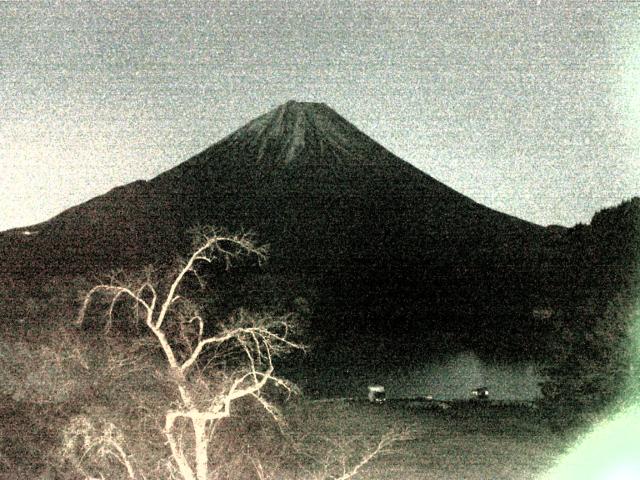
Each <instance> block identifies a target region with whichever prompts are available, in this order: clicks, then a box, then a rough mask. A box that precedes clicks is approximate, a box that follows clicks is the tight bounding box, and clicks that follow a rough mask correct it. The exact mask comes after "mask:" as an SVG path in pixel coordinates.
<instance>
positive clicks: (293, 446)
mask: <svg viewBox="0 0 640 480" xmlns="http://www.w3.org/2000/svg"><path fill="white" fill-rule="evenodd" d="M638 211H639V210H638V205H637V202H635V203H629V204H625V205H622V206H621V207H619V208H618V209H616V210H614V211H613V212H608V213H607V215H605V216H600V217H596V218H595V219H594V228H595V230H594V231H596V232H601V234H602V235H601V237H602V238H600V237H598V239H597V241H594V240H593V238H592V237H593V233H590V234H589V235H588V236H585V237H584V238H582V237H581V236H580V235H581V233H580V228H576V229H575V230H573V231H572V235H574V236H576V238H575V239H573V240H572V243H571V245H574V246H575V248H576V249H578V248H582V249H583V251H582V253H584V254H585V255H589V256H590V257H591V258H587V259H586V260H585V264H586V265H591V266H594V265H595V266H596V267H598V268H595V267H593V268H591V267H590V268H589V269H584V268H582V267H580V266H579V265H575V264H574V263H569V264H568V265H570V266H571V268H567V269H565V270H563V271H561V272H557V275H558V276H559V279H562V280H563V281H566V282H570V283H572V284H575V285H576V289H577V290H575V291H573V290H572V291H569V290H567V291H566V292H564V293H566V296H564V297H562V296H559V294H558V292H553V295H551V292H550V293H549V296H548V298H544V299H542V300H544V302H542V304H543V305H546V307H545V308H544V309H541V310H539V311H538V312H537V314H538V315H539V316H540V319H541V320H544V321H545V322H546V325H547V327H546V332H547V333H546V334H545V336H544V337H543V339H544V340H545V341H546V347H547V349H548V350H547V351H548V353H549V355H548V362H547V364H546V367H545V369H544V373H545V374H546V375H547V381H546V382H545V384H544V385H543V395H544V398H543V400H542V401H541V402H539V403H537V404H535V405H495V404H491V403H457V404H452V405H450V406H449V408H446V409H439V408H432V405H430V404H428V403H425V402H388V403H387V404H385V405H368V404H366V403H362V402H352V403H344V402H324V403H313V402H310V401H308V400H306V399H305V397H304V394H303V393H301V392H298V391H297V389H296V387H295V385H292V384H290V383H289V382H288V381H287V380H286V379H284V378H281V377H279V376H278V370H277V368H276V367H277V366H278V365H279V364H278V360H277V359H278V357H284V355H285V354H287V353H290V352H291V351H300V350H302V347H303V345H302V344H303V343H309V342H308V340H309V339H312V338H313V335H307V336H306V341H305V334H304V332H302V333H301V332H299V331H298V329H299V327H300V326H301V325H302V324H303V322H302V318H303V317H304V316H305V315H307V314H308V313H309V311H310V310H312V308H311V309H310V308H309V303H308V302H307V301H306V300H305V299H304V298H299V297H297V296H295V298H294V296H293V295H292V291H289V296H287V295H283V294H282V289H280V290H279V293H278V294H275V295H271V296H269V295H267V293H268V292H266V291H265V288H268V287H269V285H270V283H269V282H266V287H265V285H262V287H261V289H257V290H252V289H251V288H250V284H249V283H247V282H244V283H242V284H241V285H233V283H232V282H227V283H225V282H220V281H219V278H221V277H224V278H226V277H225V276H226V275H229V274H228V273H227V267H229V265H230V264H231V263H233V264H237V265H239V266H240V267H241V268H244V272H245V274H246V272H249V274H248V275H246V277H245V278H246V279H251V278H254V277H256V276H259V272H256V270H251V267H250V264H248V263H243V262H245V260H243V259H246V258H247V257H251V258H254V259H256V258H257V260H260V259H262V258H263V257H264V251H263V250H262V249H260V248H258V247H255V246H254V245H253V244H252V243H251V241H250V239H249V238H247V237H229V238H226V239H218V240H216V241H214V242H212V243H209V244H208V246H207V247H206V248H205V249H203V250H198V249H197V248H199V246H202V245H204V244H206V243H207V242H208V241H209V240H211V238H215V237H212V236H211V234H210V232H209V231H206V230H205V231H201V232H200V237H198V238H197V241H196V247H194V248H196V250H194V251H195V252H197V255H196V256H195V257H194V256H192V257H190V258H188V259H186V260H183V261H180V262H178V263H176V264H173V265H172V266H168V267H163V268H161V269H158V270H153V269H147V270H143V271H136V272H121V273H119V274H116V275H112V276H109V277H105V278H102V279H100V280H98V279H96V278H90V277H88V276H82V277H80V276H67V277H53V276H49V277H47V278H44V277H42V278H35V279H34V278H30V279H28V281H23V280H20V279H16V278H11V279H9V278H6V279H3V280H2V281H3V285H2V289H1V292H0V294H1V298H0V300H1V302H0V316H1V318H2V322H1V327H0V328H1V329H2V331H1V332H0V333H1V335H0V375H2V378H0V416H1V417H2V419H1V420H2V421H1V422H0V438H1V440H0V476H2V478H7V479H10V478H34V479H36V478H42V479H44V478H47V479H56V478H59V479H75V478H78V479H80V478H82V479H90V478H104V479H120V478H123V479H129V480H137V479H145V478H146V479H150V478H154V479H159V480H160V479H182V480H209V479H214V478H215V479H219V480H223V479H228V480H232V479H251V478H256V479H259V480H264V479H283V480H287V479H295V478H298V479H313V480H320V479H340V480H346V479H349V478H381V479H385V478H387V479H395V478H402V479H413V478H416V479H417V478H420V479H429V478H434V479H435V478H438V479H442V478H445V479H446V478H452V479H453V478H468V479H475V478H477V479H481V478H504V479H520V478H522V479H526V478H534V477H535V476H536V475H537V474H539V473H541V472H543V471H544V470H545V469H547V468H549V467H550V466H551V465H552V464H553V461H554V459H555V458H556V457H557V456H558V455H560V454H561V453H562V452H563V451H564V449H565V448H566V447H567V446H568V445H569V444H570V443H571V441H572V439H573V438H574V436H575V434H576V433H577V432H579V431H580V429H581V428H583V427H585V426H587V425H589V424H590V423H591V422H593V421H594V420H596V419H597V418H598V416H599V415H600V412H602V411H603V408H605V407H606V406H607V405H611V404H612V402H615V401H616V399H617V398H618V397H619V394H620V392H621V391H622V386H623V385H624V383H625V379H626V378H627V377H628V375H629V372H630V370H629V366H630V364H631V360H632V359H633V355H634V351H633V350H632V349H631V347H630V345H631V344H630V343H629V328H630V325H631V321H632V318H633V305H634V303H635V298H636V297H635V296H634V295H635V293H634V292H635V291H636V287H637V285H638V282H637V271H636V269H635V267H636V265H637V262H636V260H637V251H636V250H634V249H633V248H632V247H631V246H632V245H633V244H634V243H633V240H634V239H637V238H639V237H640V236H639V235H638V223H637V218H636V217H637V213H638ZM614 214H615V216H616V218H613V217H614ZM618 217H619V218H618ZM612 218H613V220H611V219H612ZM607 219H609V220H611V222H613V223H612V225H604V226H602V225H600V224H601V223H603V222H605V223H606V222H607V221H609V220H607ZM613 226H615V227H616V228H615V229H614V228H613ZM598 229H600V230H598ZM614 231H615V234H614V233H611V232H614ZM208 233H209V234H208ZM607 235H608V236H607ZM563 238H565V239H566V238H567V237H563ZM198 241H199V242H200V243H198ZM567 241H568V240H567ZM203 242H204V243H203ZM581 242H582V243H581ZM198 245H199V246H198ZM578 257H579V255H578V253H576V254H575V255H572V257H571V258H574V259H575V258H578ZM192 260H193V261H194V262H193V263H190V262H191V261H192ZM231 260H233V262H231ZM218 262H220V263H221V265H222V266H221V267H218V266H217V263H218ZM196 264H197V265H196ZM200 264H202V265H200ZM600 267H602V268H601V269H600V270H601V271H602V272H608V273H609V274H607V275H605V276H602V277H601V276H599V275H598V272H599V271H600V270H599V268H600ZM605 267H606V268H605ZM585 272H590V273H589V274H588V275H586V274H585ZM611 272H617V273H616V275H615V276H612V275H610V273H611ZM181 275H182V276H181ZM574 276H575V278H574ZM176 282H177V283H176ZM96 285H98V286H97V287H96ZM221 285H222V286H223V285H233V289H232V291H230V292H228V291H224V290H220V289H219V287H220V286H221ZM212 286H213V287H212ZM173 287H175V289H174V288H173ZM215 287H218V289H216V288H215ZM572 292H573V293H572ZM293 293H294V294H295V293H296V292H295V290H293ZM560 293H563V292H560ZM564 293H563V294H564ZM257 297H264V299H266V301H264V299H263V300H261V301H256V298H257ZM230 299H231V300H230ZM554 299H555V301H557V302H558V303H557V304H554V303H548V302H552V300H554ZM244 300H246V301H247V302H246V303H248V306H249V307H251V308H252V310H242V309H239V308H237V307H240V306H242V304H243V303H245V302H244ZM269 302H270V303H269ZM165 306H166V307H167V308H166V310H165V308H164V307H165ZM311 307H313V305H311ZM298 335H299V336H298Z"/></svg>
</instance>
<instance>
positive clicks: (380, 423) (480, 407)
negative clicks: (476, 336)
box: [290, 401, 571, 480]
mask: <svg viewBox="0 0 640 480" xmlns="http://www.w3.org/2000/svg"><path fill="white" fill-rule="evenodd" d="M294 410H295V411H292V412H290V414H292V416H293V417H294V418H297V419H298V421H302V422H303V423H304V424H305V429H306V430H307V431H312V432H314V433H313V434H312V435H313V436H315V437H317V438H316V441H322V439H323V438H324V439H325V440H326V441H329V442H333V443H334V444H335V445H340V444H342V443H344V444H345V445H348V444H351V443H353V442H354V441H357V442H360V443H361V444H369V445H372V444H373V443H374V442H375V441H376V439H377V438H379V437H380V436H381V435H383V434H384V433H385V432H386V431H388V430H390V429H396V430H403V429H408V430H409V431H410V432H411V436H412V438H411V439H409V440H406V441H402V442H399V443H397V444H396V445H395V447H394V448H393V449H392V451H391V452H389V453H386V454H384V455H382V456H380V457H378V458H376V459H375V460H373V461H372V462H371V463H370V464H369V465H367V466H366V467H365V468H364V469H363V471H362V478H368V479H381V480H392V479H393V480H396V479H397V480H400V479H402V480H413V479H416V480H417V479H425V480H428V479H439V480H443V479H457V480H460V479H469V480H475V479H478V480H480V479H483V480H486V479H510V480H518V479H532V478H536V477H537V476H539V475H540V474H541V473H543V472H544V471H546V470H547V469H549V468H550V467H551V466H553V464H554V462H555V459H556V458H557V457H558V456H559V455H561V454H562V453H563V452H564V451H565V450H566V449H567V447H568V446H569V445H570V444H571V438H570V437H569V436H568V435H563V434H560V433H557V432H555V433H554V432H553V431H552V429H550V428H549V427H548V423H547V422H546V421H545V419H544V417H543V416H542V415H541V413H540V411H539V410H536V409H533V408H531V407H527V406H505V405H502V406H501V405H491V404H475V405H474V404H473V403H470V402H460V403H457V404H452V406H451V408H449V409H447V410H439V409H433V408H429V407H428V404H426V403H421V402H402V401H396V402H394V401H390V402H387V403H386V404H384V405H370V404H368V403H366V402H319V403H311V404H304V406H302V407H301V406H298V407H296V408H295V409H294ZM300 478H301V479H302V478H304V477H300Z"/></svg>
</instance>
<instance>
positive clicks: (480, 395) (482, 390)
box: [471, 387, 489, 400]
mask: <svg viewBox="0 0 640 480" xmlns="http://www.w3.org/2000/svg"><path fill="white" fill-rule="evenodd" d="M471 398H472V399H473V400H489V389H487V387H478V388H475V389H473V390H471Z"/></svg>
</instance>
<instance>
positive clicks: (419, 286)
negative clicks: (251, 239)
mask: <svg viewBox="0 0 640 480" xmlns="http://www.w3.org/2000/svg"><path fill="white" fill-rule="evenodd" d="M196 224H212V225H215V226H219V227H223V228H226V229H228V230H230V231H237V230H241V229H242V230H252V231H254V232H256V233H257V235H258V238H259V240H260V241H261V242H265V243H269V244H270V245H271V261H270V263H269V267H268V272H267V273H268V274H271V275H281V276H282V275H286V276H289V277H291V276H293V277H295V278H297V279H298V280H299V282H300V283H301V284H305V285H313V286H314V288H318V289H319V290H320V293H319V294H318V295H317V298H318V300H317V305H316V309H315V311H316V314H317V316H318V317H319V318H320V320H317V321H318V322H322V326H321V327H320V328H319V329H320V330H322V331H323V333H324V334H325V335H327V336H328V337H332V338H333V337H337V336H343V333H344V332H345V330H352V334H353V336H358V335H360V334H362V332H363V331H366V332H369V333H370V334H371V335H372V336H374V337H380V336H381V334H382V336H386V338H392V341H396V340H397V341H400V340H401V339H402V338H405V339H406V338H411V339H413V341H418V342H423V341H424V342H426V341H429V342H431V343H439V342H441V340H439V338H455V339H457V340H456V341H458V340H460V341H464V342H466V343H469V342H470V343H474V342H475V343H478V342H480V343H482V342H484V340H479V339H484V338H486V337H487V336H486V335H482V336H479V335H478V333H479V332H494V333H495V332H500V333H501V335H502V336H501V339H500V341H499V342H494V343H505V346H504V348H508V345H507V344H509V340H508V339H509V338H511V337H514V338H515V337H517V336H518V335H524V336H526V335H529V334H530V333H531V328H532V327H531V318H530V311H531V309H532V308H533V307H534V306H535V305H536V302H537V301H538V300H539V298H540V295H539V294H538V291H539V290H540V285H541V283H544V282H545V281H546V280H545V279H544V278H541V275H545V273H544V272H545V270H544V268H542V267H541V266H543V265H544V260H545V258H547V257H546V255H547V253H546V251H547V249H548V248H549V245H551V244H552V243H553V238H554V235H555V234H556V233H554V231H550V230H547V229H545V228H543V227H540V226H537V225H534V224H531V223H528V222H525V221H523V220H520V219H517V218H514V217H511V216H508V215H505V214H502V213H499V212H496V211H494V210H491V209H489V208H487V207H484V206H482V205H480V204H478V203H476V202H474V201H472V200H471V199H469V198H467V197H465V196H463V195H461V194H459V193H457V192H455V191H454V190H452V189H450V188H449V187H447V186H446V185H443V184H442V183H440V182H438V181H437V180H435V179H433V178H432V177H430V176H428V175H426V174H424V173H422V172H421V171H419V170H417V169H416V168H414V167H412V166H411V165H409V164H408V163H406V162H404V161H403V160H401V159H399V158H398V157H396V156H395V155H393V154H392V153H390V152H389V151H387V150H386V149H385V148H383V147H382V146H380V145H379V144H377V143H376V142H374V141H373V140H371V139H370V138H369V137H367V136H366V135H365V134H364V133H362V132H360V131H359V130H358V129H357V128H356V127H354V126H353V125H351V124H350V123H349V122H347V121H346V120H345V119H344V118H342V117H341V116H339V115H338V114H337V113H336V112H334V111H333V110H331V109H330V108H328V107H327V106H325V105H323V104H313V103H296V102H288V103H287V104H285V105H282V106H280V107H278V108H277V109H275V110H273V111H271V112H269V113H267V114H265V115H263V116H261V117H259V118H257V119H255V120H254V121H252V122H250V123H249V124H247V125H246V126H244V127H242V128H240V129H239V130H237V131H236V132H234V133H233V134H231V135H229V136H228V137H226V138H224V139H223V140H221V141H220V142H218V143H216V144H214V145H213V146H212V147H210V148H208V149H206V150H205V151H203V152H201V153H200V154H198V155H196V156H194V157H193V158H191V159H189V160H187V161H186V162H184V163H182V164H180V165H178V166H176V167H175V168H173V169H171V170H169V171H167V172H165V173H163V174H161V175H159V176H158V177H156V178H154V179H152V180H150V181H148V182H145V181H139V182H134V183H131V184H129V185H125V186H122V187H119V188H116V189H114V190H112V191H110V192H108V193H107V194H105V195H102V196H100V197H96V198H94V199H92V200H90V201H89V202H86V203H84V204H82V205H78V206H76V207H74V208H71V209H69V210H67V211H65V212H63V213H61V214H60V215H58V216H56V217H54V218H52V219H51V220H49V221H48V222H44V223H43V224H40V225H38V226H34V227H32V229H33V230H37V231H38V233H37V234H36V235H29V236H27V235H23V234H22V231H23V230H14V231H11V232H5V234H3V235H2V238H0V248H2V249H3V250H4V255H3V256H4V258H5V259H6V261H5V265H6V266H7V270H8V271H11V272H13V274H15V275H21V276H26V275H37V274H42V275H46V274H48V273H51V272H56V273H62V272H76V273H87V272H96V271H104V270H108V269H111V268H115V267H123V266H125V267H131V268H133V267H135V266H137V265H143V264H147V263H154V264H158V263H162V262H166V261H170V260H171V259H173V258H174V257H175V255H176V254H177V253H184V252H185V251H186V250H187V249H188V245H189V238H188V233H187V232H188V230H189V229H190V228H191V227H192V226H194V225H196ZM548 278H551V277H548ZM289 283H290V282H289ZM547 287H548V285H547ZM427 333H428V334H429V336H428V337H426V336H425V335H426V334H427ZM489 336H490V335H489ZM490 348H494V345H492V346H491V347H490ZM495 348H502V347H501V346H500V345H497V346H495ZM518 348H519V347H518Z"/></svg>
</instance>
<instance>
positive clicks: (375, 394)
mask: <svg viewBox="0 0 640 480" xmlns="http://www.w3.org/2000/svg"><path fill="white" fill-rule="evenodd" d="M367 398H368V399H369V402H371V403H383V402H384V401H385V400H386V393H385V391H384V387H383V386H382V385H369V394H368V395H367Z"/></svg>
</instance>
